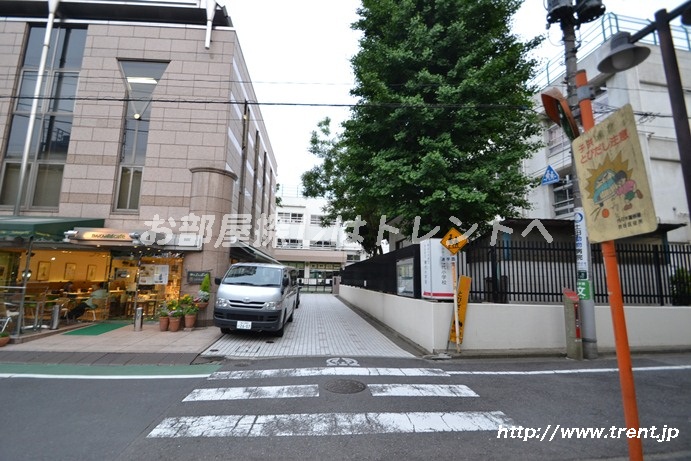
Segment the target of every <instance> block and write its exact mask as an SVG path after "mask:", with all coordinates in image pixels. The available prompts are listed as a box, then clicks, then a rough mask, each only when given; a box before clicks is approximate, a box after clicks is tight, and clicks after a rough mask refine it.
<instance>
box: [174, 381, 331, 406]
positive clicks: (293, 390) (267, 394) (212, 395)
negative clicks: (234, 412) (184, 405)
mask: <svg viewBox="0 0 691 461" xmlns="http://www.w3.org/2000/svg"><path fill="white" fill-rule="evenodd" d="M318 396H319V386H317V385H316V384H310V385H305V386H263V387H223V388H214V389H195V390H193V391H192V392H190V394H189V395H188V396H187V397H185V398H184V399H183V400H182V401H183V402H199V401H205V400H245V399H284V398H292V397H318Z"/></svg>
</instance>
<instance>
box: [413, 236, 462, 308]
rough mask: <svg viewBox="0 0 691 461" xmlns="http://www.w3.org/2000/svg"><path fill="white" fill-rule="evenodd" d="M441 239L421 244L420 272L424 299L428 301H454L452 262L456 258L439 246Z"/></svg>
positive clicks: (428, 240)
mask: <svg viewBox="0 0 691 461" xmlns="http://www.w3.org/2000/svg"><path fill="white" fill-rule="evenodd" d="M439 243H440V239H426V240H423V241H422V242H420V272H421V273H422V297H423V298H426V299H447V300H451V299H453V294H454V290H453V277H452V274H451V262H452V260H453V259H454V256H453V255H452V254H451V253H450V252H449V250H447V249H446V248H444V247H443V246H442V245H440V244H439Z"/></svg>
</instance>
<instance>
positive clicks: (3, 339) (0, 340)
mask: <svg viewBox="0 0 691 461" xmlns="http://www.w3.org/2000/svg"><path fill="white" fill-rule="evenodd" d="M9 342H10V337H9V336H1V337H0V347H3V346H6V345H7V343H9Z"/></svg>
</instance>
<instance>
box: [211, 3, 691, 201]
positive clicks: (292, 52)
mask: <svg viewBox="0 0 691 461" xmlns="http://www.w3.org/2000/svg"><path fill="white" fill-rule="evenodd" d="M218 1H219V3H225V5H226V9H227V11H228V14H229V16H230V18H231V20H232V21H233V25H234V26H235V27H236V29H237V33H238V38H239V40H240V46H241V48H242V52H243V54H244V56H245V61H246V62H247V66H248V68H249V72H250V77H251V78H252V82H253V85H254V88H255V91H256V94H257V98H258V100H259V102H260V103H279V104H280V105H278V106H261V112H262V116H263V118H264V120H265V123H266V127H267V130H268V134H269V139H270V142H271V146H272V148H273V150H274V154H275V155H276V159H277V162H278V182H279V183H280V184H282V185H283V186H285V187H287V188H294V187H296V186H297V185H299V183H300V175H301V174H302V173H303V172H304V171H306V170H308V169H310V168H311V167H312V166H313V165H314V164H315V163H316V161H317V160H316V159H315V158H314V157H313V156H312V155H311V154H309V153H308V152H307V148H308V146H309V138H310V134H311V132H312V131H314V130H315V129H316V126H317V123H318V122H319V121H320V120H322V119H323V118H324V117H327V116H328V117H331V119H332V120H333V122H334V123H332V127H334V128H336V129H338V124H340V122H341V121H343V120H345V119H346V118H348V114H349V112H348V108H339V107H324V106H318V105H329V104H330V105H338V104H352V103H353V102H354V99H353V98H351V97H350V95H349V91H350V89H351V88H352V87H353V86H354V80H353V74H352V71H351V68H350V58H351V57H352V56H353V55H355V54H356V53H357V51H358V34H357V33H356V32H355V31H353V30H351V28H350V25H351V24H352V23H353V22H354V21H355V20H356V19H357V14H356V9H357V8H358V7H359V6H360V1H359V0H292V1H287V0H251V1H241V0H218ZM603 3H604V5H605V6H606V8H607V11H608V12H612V13H615V14H619V15H625V16H632V17H636V18H640V19H650V20H653V19H654V15H655V11H657V10H659V9H661V8H666V9H667V10H668V11H671V10H673V9H674V8H676V7H677V6H679V5H680V4H682V3H683V1H682V0H604V1H603ZM543 4H544V2H543V0H526V1H525V2H524V5H523V7H522V8H521V10H520V11H519V13H518V14H517V15H516V17H515V18H514V24H513V27H514V32H515V33H516V34H518V35H519V36H521V37H523V38H532V37H533V36H536V35H540V34H547V37H548V39H547V40H546V41H545V44H544V45H543V47H542V49H541V51H540V55H541V56H544V57H546V58H552V57H555V56H558V55H559V54H560V53H563V45H562V44H561V30H560V29H559V24H553V25H552V26H551V27H550V29H549V31H548V30H547V29H546V23H547V21H546V19H545V18H546V14H547V13H546V10H545V8H544V6H543ZM660 72H662V70H660ZM294 104H299V105H304V104H315V105H317V106H314V107H305V106H296V105H294Z"/></svg>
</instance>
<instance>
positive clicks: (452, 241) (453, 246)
mask: <svg viewBox="0 0 691 461" xmlns="http://www.w3.org/2000/svg"><path fill="white" fill-rule="evenodd" d="M466 243H468V239H467V238H465V237H464V236H463V234H461V232H460V231H459V230H458V229H456V228H455V227H452V228H451V229H449V231H448V232H447V233H446V235H445V236H444V237H442V239H441V244H442V245H444V246H445V247H446V248H447V249H448V250H449V251H450V252H451V254H456V253H458V250H460V249H461V248H463V247H464V246H465V244H466Z"/></svg>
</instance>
